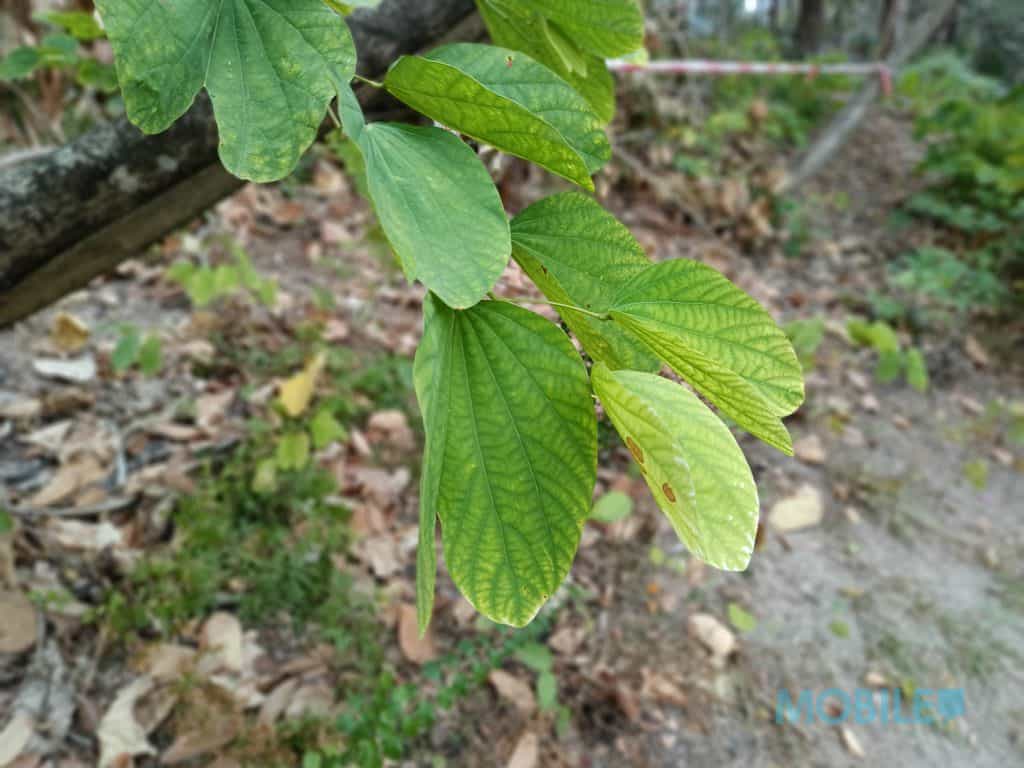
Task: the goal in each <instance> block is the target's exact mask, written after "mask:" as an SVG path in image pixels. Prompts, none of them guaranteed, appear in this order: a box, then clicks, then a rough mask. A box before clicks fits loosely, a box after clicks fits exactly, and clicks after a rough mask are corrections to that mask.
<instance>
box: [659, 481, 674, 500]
mask: <svg viewBox="0 0 1024 768" xmlns="http://www.w3.org/2000/svg"><path fill="white" fill-rule="evenodd" d="M661 492H662V493H664V494H665V498H667V499H668V500H669V501H671V502H673V503H675V500H676V492H675V491H673V490H672V486H671V485H669V484H668V483H665V484H664V485H662V486H661Z"/></svg>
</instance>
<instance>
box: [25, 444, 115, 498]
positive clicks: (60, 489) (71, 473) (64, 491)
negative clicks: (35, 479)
mask: <svg viewBox="0 0 1024 768" xmlns="http://www.w3.org/2000/svg"><path fill="white" fill-rule="evenodd" d="M106 474H107V472H106V470H105V469H104V467H103V466H102V465H101V464H100V462H99V460H98V459H97V458H96V457H95V456H91V455H87V456H81V457H79V458H78V459H76V460H74V461H71V462H69V463H68V464H65V465H64V466H63V467H61V468H60V469H58V470H57V474H55V475H54V476H53V478H52V479H51V480H50V482H49V483H47V484H46V486H45V487H44V488H43V489H42V490H41V491H39V493H37V494H36V495H35V496H33V497H32V499H31V500H30V501H29V504H30V505H31V506H34V507H49V506H52V505H54V504H57V503H59V502H62V501H64V500H66V499H67V498H68V497H69V496H71V495H73V494H76V493H79V492H81V491H82V490H84V489H85V488H87V487H88V486H90V485H92V484H93V483H97V482H99V481H100V480H102V479H103V478H104V477H106Z"/></svg>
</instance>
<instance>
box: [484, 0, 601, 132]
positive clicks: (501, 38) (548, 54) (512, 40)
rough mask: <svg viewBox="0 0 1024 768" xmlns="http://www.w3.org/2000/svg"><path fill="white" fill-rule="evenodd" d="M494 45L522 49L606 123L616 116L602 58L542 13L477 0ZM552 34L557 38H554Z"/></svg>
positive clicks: (504, 1)
mask: <svg viewBox="0 0 1024 768" xmlns="http://www.w3.org/2000/svg"><path fill="white" fill-rule="evenodd" d="M476 4H477V7H478V8H479V9H480V15H481V17H483V20H484V23H485V24H486V25H487V29H488V30H489V31H490V33H491V39H492V40H493V41H494V44H495V45H500V46H501V47H502V48H511V49H512V50H514V51H522V52H523V53H525V54H526V55H527V56H529V57H530V58H532V59H533V60H534V61H537V62H539V63H541V64H543V65H544V66H546V67H547V68H548V69H550V70H552V71H553V72H554V73H555V74H557V75H559V76H560V77H561V78H562V79H563V80H565V81H566V82H567V83H569V85H571V86H572V87H573V88H575V89H576V91H577V92H578V93H579V94H580V95H581V96H583V98H585V99H586V100H587V102H588V103H589V104H590V106H591V108H592V109H593V110H594V112H595V113H596V114H597V116H598V117H599V118H600V119H601V122H602V123H604V124H608V123H610V122H611V120H612V118H613V117H615V81H614V79H613V78H612V75H611V73H610V72H609V71H608V68H607V67H606V66H605V63H604V60H603V59H600V58H598V57H597V56H594V55H593V54H589V53H585V52H583V51H580V50H579V48H578V46H576V44H575V43H573V42H572V41H571V40H568V39H566V38H565V36H564V35H561V34H560V33H557V32H556V33H554V34H552V32H553V30H552V27H551V25H549V24H548V23H547V22H546V20H545V19H544V17H543V16H541V15H540V14H537V13H534V12H532V11H529V10H527V9H525V8H523V7H522V6H520V5H518V4H516V3H510V2H508V0H476ZM555 34H557V35H558V37H559V38H560V40H556V39H555Z"/></svg>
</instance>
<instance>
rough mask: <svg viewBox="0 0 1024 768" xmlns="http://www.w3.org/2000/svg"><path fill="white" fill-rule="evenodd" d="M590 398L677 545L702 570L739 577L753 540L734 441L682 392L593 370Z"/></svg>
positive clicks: (645, 376)
mask: <svg viewBox="0 0 1024 768" xmlns="http://www.w3.org/2000/svg"><path fill="white" fill-rule="evenodd" d="M591 375H592V380H593V384H594V391H595V392H596V393H597V395H598V397H600V398H601V404H602V405H603V406H604V410H605V413H607V414H608V417H609V418H610V419H611V421H612V424H614V425H615V429H616V430H617V431H618V433H619V435H620V436H621V437H622V439H623V440H624V441H625V443H626V445H627V446H628V447H629V449H630V452H631V453H632V454H633V458H634V459H635V460H636V462H637V463H638V465H639V467H640V471H641V473H642V474H643V476H644V479H645V480H646V481H647V485H648V486H649V487H650V489H651V493H652V494H653V495H654V500H655V501H656V502H657V504H658V506H659V507H660V508H661V510H662V511H663V512H664V513H665V514H666V516H667V517H668V519H669V522H671V523H672V527H673V528H674V529H675V531H676V534H678V536H679V538H680V540H681V541H682V542H683V543H684V544H685V545H686V546H687V548H688V549H689V550H690V551H691V552H693V554H694V555H696V556H697V557H699V558H700V559H701V560H703V561H704V562H706V563H708V564H709V565H713V566H715V567H716V568H722V569H724V570H729V571H742V570H743V569H745V568H746V567H747V564H748V563H749V562H750V557H751V554H752V553H753V551H754V537H755V535H756V533H757V519H758V510H759V502H758V497H757V486H756V485H755V484H754V478H753V475H752V474H751V472H750V467H749V466H748V465H747V462H746V459H745V458H744V457H743V452H742V451H741V450H740V447H739V445H737V444H736V439H735V438H734V437H733V436H732V433H731V432H729V430H728V429H727V428H726V426H725V425H724V424H723V423H722V422H721V420H720V419H719V418H718V417H717V416H716V415H715V414H714V413H713V412H712V411H711V410H710V409H709V408H708V407H707V406H706V405H704V403H702V402H701V401H700V399H699V398H697V396H696V395H694V394H693V393H692V392H689V391H688V390H686V389H685V388H684V387H681V386H679V385H678V384H674V383H673V382H671V381H669V380H668V379H664V378H661V377H660V376H656V375H654V374H650V373H640V372H637V371H614V372H613V371H610V370H609V369H608V368H607V366H605V365H603V364H601V363H598V364H597V365H595V366H594V369H593V371H592V374H591Z"/></svg>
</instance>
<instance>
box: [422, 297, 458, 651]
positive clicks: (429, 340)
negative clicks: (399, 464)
mask: <svg viewBox="0 0 1024 768" xmlns="http://www.w3.org/2000/svg"><path fill="white" fill-rule="evenodd" d="M435 307H441V308H442V317H440V318H438V311H437V309H435ZM456 317H457V314H456V313H455V312H451V311H449V310H447V308H444V305H443V304H442V303H441V302H439V301H437V299H435V298H434V296H433V295H431V294H428V295H427V298H426V300H425V301H424V302H423V337H422V338H421V339H420V345H419V348H418V349H417V350H416V360H415V362H414V364H413V382H414V384H415V386H416V399H417V400H418V401H419V404H420V411H421V413H422V415H423V428H424V431H425V432H426V435H427V439H426V444H425V445H424V448H423V463H422V474H421V476H420V526H419V528H420V533H419V544H418V546H417V549H416V610H417V614H418V616H419V626H420V632H421V633H422V632H425V631H426V628H427V625H428V624H429V623H430V615H431V613H433V610H434V585H435V582H436V580H437V551H436V544H435V536H434V532H435V529H436V528H437V495H438V489H439V483H440V480H441V474H442V468H443V466H444V448H443V447H444V445H445V443H446V442H447V433H448V420H447V419H446V418H444V415H445V414H446V413H447V410H448V403H449V402H451V398H452V389H451V384H452V376H453V372H452V362H453V360H454V359H455V356H454V354H453V353H454V350H455V345H454V344H452V338H453V334H454V330H455V329H454V325H455V320H456Z"/></svg>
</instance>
